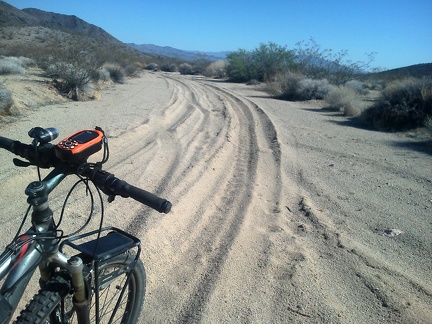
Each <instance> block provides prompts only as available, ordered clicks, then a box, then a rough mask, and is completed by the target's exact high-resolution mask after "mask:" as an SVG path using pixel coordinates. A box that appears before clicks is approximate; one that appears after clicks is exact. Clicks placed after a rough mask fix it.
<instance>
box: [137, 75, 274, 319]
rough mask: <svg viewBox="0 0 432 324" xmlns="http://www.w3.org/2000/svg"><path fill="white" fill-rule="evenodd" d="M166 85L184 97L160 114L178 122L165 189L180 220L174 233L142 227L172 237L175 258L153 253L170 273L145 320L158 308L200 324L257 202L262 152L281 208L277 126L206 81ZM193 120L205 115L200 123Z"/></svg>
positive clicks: (157, 225) (157, 224)
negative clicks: (174, 161) (175, 155)
mask: <svg viewBox="0 0 432 324" xmlns="http://www.w3.org/2000/svg"><path fill="white" fill-rule="evenodd" d="M169 80H170V82H173V83H172V84H173V86H174V88H176V89H177V92H181V93H182V96H183V98H182V99H181V100H180V98H178V100H176V101H175V103H174V104H172V105H171V106H170V107H169V108H168V109H166V110H165V112H164V115H165V116H166V117H167V118H168V119H169V116H170V114H175V115H176V116H177V117H176V118H175V119H173V120H172V122H170V126H169V127H168V128H167V130H168V132H170V133H171V135H172V136H171V137H170V139H171V140H172V141H173V143H175V145H176V146H177V149H178V148H180V150H179V151H181V153H180V154H181V158H180V161H179V164H178V165H176V166H175V167H174V168H171V172H172V173H171V175H170V177H169V179H168V180H167V181H166V182H165V185H166V187H167V188H170V191H171V193H170V199H172V197H175V198H174V199H173V200H174V201H173V202H174V206H175V208H174V209H175V210H176V211H179V217H181V219H179V220H177V222H178V223H177V224H176V226H174V227H175V230H172V229H170V228H168V227H164V224H165V223H166V222H165V221H164V220H162V219H161V218H159V219H158V220H155V219H153V221H150V224H149V223H147V224H146V229H145V231H146V232H147V233H148V234H149V235H150V233H151V232H153V231H154V232H155V233H157V234H154V235H155V237H160V236H161V235H163V236H165V237H169V238H170V242H169V243H168V244H169V245H170V246H175V248H176V251H177V253H175V252H173V254H170V252H169V249H167V247H164V248H163V249H162V248H156V250H158V252H159V257H160V258H159V260H157V262H155V263H156V264H155V265H154V267H155V268H159V267H158V266H157V264H160V265H159V266H160V267H163V266H164V264H165V267H167V268H168V270H167V273H168V274H166V275H165V276H164V279H163V281H165V280H166V283H165V284H157V285H155V287H153V289H152V295H154V296H155V298H159V299H160V300H158V301H156V300H152V299H151V296H150V298H149V299H150V300H149V304H148V305H147V306H148V308H147V309H146V308H145V311H146V310H148V312H147V315H148V316H147V317H146V318H148V319H149V320H150V321H152V320H151V319H152V318H154V320H155V321H157V319H156V318H157V315H154V314H150V313H151V311H150V310H151V309H152V308H153V307H154V308H160V307H162V308H163V309H164V311H167V310H168V313H166V312H164V314H163V318H165V319H166V320H167V321H173V322H195V321H198V322H199V321H200V320H201V319H202V316H203V314H204V309H205V308H206V306H207V303H208V302H209V300H210V297H211V295H212V293H213V291H214V289H215V287H216V286H217V285H218V284H219V277H220V273H221V272H222V271H223V268H224V266H225V261H226V259H227V257H228V256H229V254H230V250H231V248H232V246H233V244H234V242H235V241H236V238H237V236H238V233H239V231H240V230H241V228H242V225H243V223H244V219H245V217H246V215H247V213H248V209H249V206H250V204H251V201H252V200H253V198H254V195H255V187H256V186H257V185H258V184H257V172H258V171H257V165H258V162H259V159H260V154H261V152H263V151H265V153H267V154H268V155H269V156H271V158H270V160H271V163H270V164H269V165H267V167H268V170H274V171H271V172H270V173H269V174H270V175H272V176H274V178H275V179H273V180H270V181H271V182H272V183H274V189H273V193H274V194H273V195H272V196H273V198H272V200H273V201H272V202H270V203H269V205H272V206H274V209H277V208H278V203H279V198H280V197H279V195H280V187H281V181H280V154H281V153H280V148H279V143H278V138H277V132H276V130H275V127H274V126H273V124H272V122H271V121H270V119H269V118H268V117H267V116H266V115H265V113H264V112H263V111H262V110H261V109H259V107H257V106H256V105H255V104H253V103H251V102H250V101H248V100H247V99H244V98H239V97H238V96H236V95H235V94H233V93H230V92H229V91H227V90H224V89H221V88H219V87H217V86H215V85H212V84H210V83H206V82H200V81H199V80H190V79H187V78H169ZM179 89H180V90H179ZM197 115H199V116H203V117H202V118H198V119H197ZM260 137H263V138H264V139H265V140H264V141H263V140H262V139H260ZM172 145H174V144H172ZM176 200H177V201H176ZM132 225H133V226H136V225H137V223H133V224H131V226H132ZM167 226H168V225H167ZM170 226H171V227H173V226H172V224H170ZM149 240H151V239H149ZM161 250H163V251H161ZM167 250H168V252H167ZM164 257H166V258H167V259H169V263H170V265H169V266H167V265H166V259H165V258H164ZM178 269H182V270H181V271H180V272H179V271H178ZM161 296H165V297H161ZM152 303H156V304H157V305H156V306H155V305H152ZM154 308H153V309H154ZM152 316H153V317H152ZM161 316H162V315H161ZM160 318H161V317H159V319H160Z"/></svg>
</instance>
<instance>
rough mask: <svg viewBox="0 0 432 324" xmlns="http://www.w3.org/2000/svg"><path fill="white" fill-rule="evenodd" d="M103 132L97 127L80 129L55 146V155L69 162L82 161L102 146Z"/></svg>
mask: <svg viewBox="0 0 432 324" xmlns="http://www.w3.org/2000/svg"><path fill="white" fill-rule="evenodd" d="M104 136H105V135H104V133H103V132H102V131H100V130H98V129H92V130H81V131H79V132H76V133H75V134H73V135H71V136H68V137H66V138H65V139H63V140H61V141H60V142H59V143H58V144H57V145H56V146H55V152H56V156H57V157H58V158H59V159H61V160H62V161H65V162H69V163H76V162H82V161H85V160H87V158H88V157H89V156H90V155H92V154H94V153H96V152H97V151H99V150H100V149H101V148H102V141H103V138H104Z"/></svg>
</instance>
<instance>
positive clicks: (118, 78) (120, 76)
mask: <svg viewBox="0 0 432 324" xmlns="http://www.w3.org/2000/svg"><path fill="white" fill-rule="evenodd" d="M103 68H104V69H105V70H107V71H108V73H109V75H110V78H111V80H113V81H114V82H116V83H124V77H125V72H124V70H123V68H122V67H121V66H120V65H118V64H114V63H106V64H104V65H103Z"/></svg>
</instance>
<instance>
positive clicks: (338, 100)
mask: <svg viewBox="0 0 432 324" xmlns="http://www.w3.org/2000/svg"><path fill="white" fill-rule="evenodd" d="M325 102H326V103H327V104H328V105H329V108H335V109H337V110H339V111H341V112H343V113H344V114H345V115H347V116H357V115H359V114H360V113H361V111H362V109H363V102H362V100H361V98H360V96H359V95H358V94H357V93H356V92H355V91H354V90H352V89H350V88H347V87H344V86H339V87H334V88H333V89H332V90H330V91H329V93H328V95H327V96H326V97H325Z"/></svg>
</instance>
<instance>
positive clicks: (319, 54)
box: [294, 38, 375, 85]
mask: <svg viewBox="0 0 432 324" xmlns="http://www.w3.org/2000/svg"><path fill="white" fill-rule="evenodd" d="M294 53H295V56H296V69H297V71H298V72H300V73H302V74H304V75H305V76H307V77H308V78H311V79H327V80H329V81H330V82H331V83H332V84H337V85H341V84H344V83H345V82H347V81H349V80H350V79H352V78H353V76H355V75H358V74H361V73H364V72H365V71H366V70H368V69H369V66H370V63H371V62H373V60H374V56H375V53H374V52H372V53H367V54H366V55H367V61H366V62H361V61H359V62H352V61H350V60H348V59H347V56H348V51H344V50H342V51H339V52H333V51H332V50H331V49H322V48H321V46H320V45H319V44H318V43H317V42H316V41H315V40H314V39H313V38H311V39H309V40H308V41H307V42H305V41H301V42H298V43H297V44H296V48H295V50H294Z"/></svg>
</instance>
